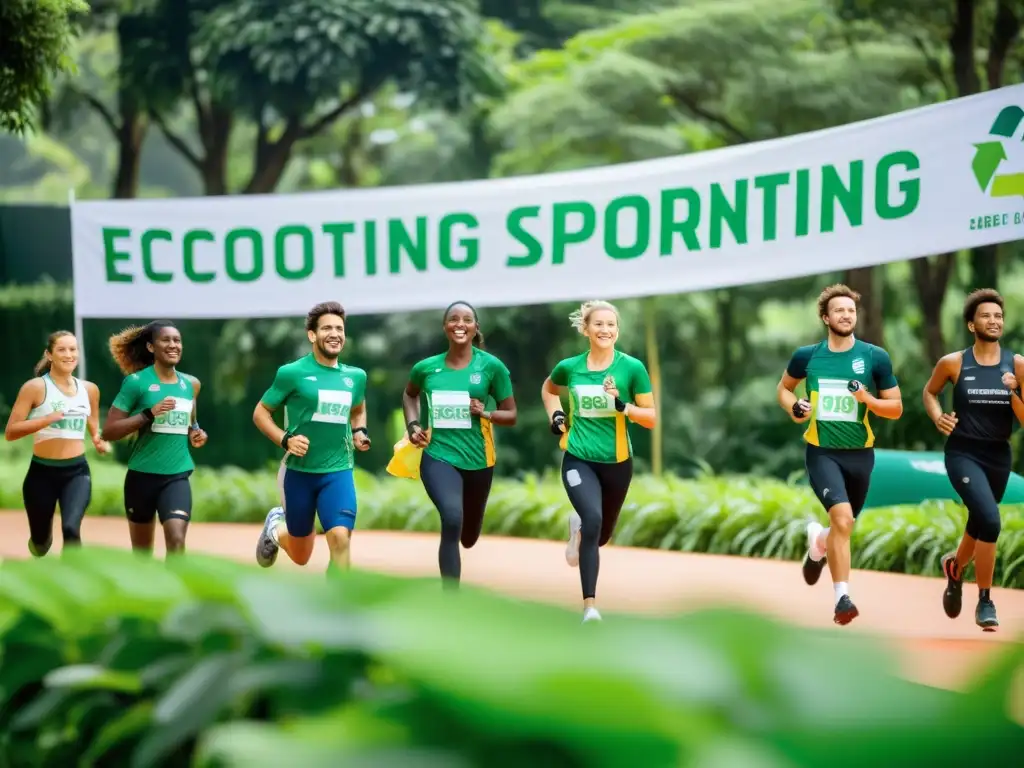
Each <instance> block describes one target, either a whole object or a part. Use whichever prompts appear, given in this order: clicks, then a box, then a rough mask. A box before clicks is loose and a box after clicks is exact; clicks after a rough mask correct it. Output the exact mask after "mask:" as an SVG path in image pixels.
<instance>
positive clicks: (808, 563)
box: [803, 552, 828, 587]
mask: <svg viewBox="0 0 1024 768" xmlns="http://www.w3.org/2000/svg"><path fill="white" fill-rule="evenodd" d="M827 563H828V558H827V557H823V558H821V560H818V561H817V562H815V561H814V560H811V553H810V552H808V553H807V554H806V555H804V568H803V570H804V581H806V582H807V583H808V584H810V585H811V586H812V587H813V586H814V585H815V584H817V583H818V579H820V578H821V571H822V569H824V567H825V565H826V564H827Z"/></svg>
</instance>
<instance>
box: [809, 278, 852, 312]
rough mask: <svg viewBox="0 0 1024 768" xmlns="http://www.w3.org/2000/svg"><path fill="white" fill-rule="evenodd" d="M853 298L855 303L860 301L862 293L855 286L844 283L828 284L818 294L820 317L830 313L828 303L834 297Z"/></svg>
mask: <svg viewBox="0 0 1024 768" xmlns="http://www.w3.org/2000/svg"><path fill="white" fill-rule="evenodd" d="M839 298H843V299H853V303H854V304H859V303H860V294H859V293H857V292H856V291H855V290H853V288H850V287H849V286H848V285H843V284H842V283H836V284H835V285H830V286H828V287H827V288H826V289H825V290H823V291H822V292H821V293H820V294H819V295H818V317H825V316H826V315H827V314H828V303H829V302H830V301H832V299H839Z"/></svg>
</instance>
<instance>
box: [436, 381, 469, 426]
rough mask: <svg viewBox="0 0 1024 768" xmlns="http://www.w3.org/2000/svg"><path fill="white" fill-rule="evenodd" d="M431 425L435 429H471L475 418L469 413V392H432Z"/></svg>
mask: <svg viewBox="0 0 1024 768" xmlns="http://www.w3.org/2000/svg"><path fill="white" fill-rule="evenodd" d="M430 423H431V424H432V425H433V426H434V429H471V428H472V426H473V417H472V414H470V412H469V392H452V391H447V390H439V391H437V392H432V393H431V395H430Z"/></svg>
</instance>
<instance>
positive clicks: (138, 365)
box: [110, 320, 175, 376]
mask: <svg viewBox="0 0 1024 768" xmlns="http://www.w3.org/2000/svg"><path fill="white" fill-rule="evenodd" d="M174 327H175V325H174V323H172V322H170V321H169V320H154V321H153V322H151V323H148V324H146V325H132V326H129V327H128V328H125V329H124V330H123V331H121V332H120V333H115V334H114V335H113V336H111V337H110V355H111V357H113V358H114V362H115V363H117V367H118V368H120V369H121V373H123V374H124V375H125V376H128V375H130V374H133V373H137V372H138V371H141V370H142V369H143V368H146V367H148V366H150V365H152V364H153V361H154V359H155V358H154V356H153V353H152V352H150V351H149V350H148V349H146V345H147V344H152V343H153V339H155V338H156V335H157V334H158V333H159V332H160V331H161V330H163V329H164V328H174Z"/></svg>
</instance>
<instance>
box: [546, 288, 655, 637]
mask: <svg viewBox="0 0 1024 768" xmlns="http://www.w3.org/2000/svg"><path fill="white" fill-rule="evenodd" d="M569 320H570V321H571V322H572V324H573V327H575V328H576V330H577V331H578V332H579V333H581V334H582V335H584V336H586V337H587V339H588V340H589V341H590V349H589V350H588V351H587V352H584V353H582V354H579V355H576V356H575V357H569V358H566V359H565V360H562V361H561V362H559V363H558V365H556V366H555V367H554V370H552V371H551V375H550V376H548V378H547V379H545V380H544V385H543V387H542V388H541V399H542V400H543V401H544V408H545V409H546V410H547V413H548V418H549V419H550V421H551V431H552V432H554V434H555V435H559V436H560V435H563V434H565V433H566V431H567V427H566V425H567V424H568V439H567V440H566V441H565V443H564V445H563V447H564V448H565V455H564V456H563V458H562V485H564V486H565V492H566V493H567V494H568V496H569V502H570V503H571V504H572V506H573V509H574V510H575V514H571V515H570V518H569V545H568V547H567V549H566V559H567V560H568V561H569V563H570V565H572V564H573V563H574V562H576V561H578V563H579V568H580V583H581V585H582V587H583V621H585V622H586V621H600V619H601V614H600V612H599V611H598V610H597V607H596V605H595V603H596V594H597V573H598V568H599V565H600V554H599V552H598V550H599V548H600V547H603V546H604V545H605V544H607V543H608V542H609V541H610V540H611V537H612V533H614V531H615V525H616V523H617V522H618V519H619V512H620V511H621V510H622V505H623V503H624V502H625V500H626V493H627V492H628V491H629V484H630V482H631V481H632V479H633V444H632V442H631V441H630V438H629V430H628V428H627V421H631V422H633V423H634V424H639V425H640V426H642V427H644V428H646V429H653V428H654V425H655V422H656V421H657V410H656V408H655V403H654V394H653V392H652V391H651V379H650V376H648V374H647V368H646V367H645V366H644V364H643V363H642V362H640V361H639V360H637V359H636V358H635V357H630V356H629V355H627V354H625V353H624V352H620V351H618V350H617V349H615V342H616V340H617V339H618V337H619V313H618V310H617V309H616V308H615V307H614V306H612V305H611V304H609V303H608V302H606V301H588V302H586V303H585V304H583V305H582V306H581V307H580V308H579V309H578V310H576V311H575V312H573V313H572V314H571V315H570V316H569ZM560 388H565V389H567V390H568V394H569V415H568V417H566V414H565V412H564V411H562V399H561V396H560V392H561V389H560ZM623 398H625V399H624V400H623Z"/></svg>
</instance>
